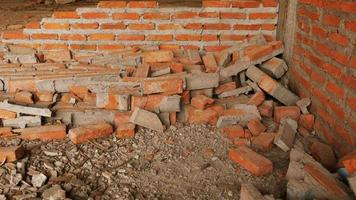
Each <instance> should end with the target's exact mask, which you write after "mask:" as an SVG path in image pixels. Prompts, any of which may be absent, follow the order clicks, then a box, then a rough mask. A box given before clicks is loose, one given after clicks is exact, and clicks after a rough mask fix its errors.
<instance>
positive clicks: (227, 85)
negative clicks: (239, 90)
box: [215, 82, 236, 94]
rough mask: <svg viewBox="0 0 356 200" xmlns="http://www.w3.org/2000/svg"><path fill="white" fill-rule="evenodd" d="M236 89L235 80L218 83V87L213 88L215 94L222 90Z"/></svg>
mask: <svg viewBox="0 0 356 200" xmlns="http://www.w3.org/2000/svg"><path fill="white" fill-rule="evenodd" d="M234 89H236V83H235V82H228V83H224V84H221V85H219V87H217V88H215V94H221V93H223V92H227V91H231V90H234Z"/></svg>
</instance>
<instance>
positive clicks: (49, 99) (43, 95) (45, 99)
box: [36, 91, 53, 102]
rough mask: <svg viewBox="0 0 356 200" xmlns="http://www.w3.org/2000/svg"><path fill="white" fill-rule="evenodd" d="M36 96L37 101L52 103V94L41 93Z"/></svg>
mask: <svg viewBox="0 0 356 200" xmlns="http://www.w3.org/2000/svg"><path fill="white" fill-rule="evenodd" d="M36 96H37V98H38V100H39V101H42V102H52V101H53V92H47V91H41V92H37V93H36Z"/></svg>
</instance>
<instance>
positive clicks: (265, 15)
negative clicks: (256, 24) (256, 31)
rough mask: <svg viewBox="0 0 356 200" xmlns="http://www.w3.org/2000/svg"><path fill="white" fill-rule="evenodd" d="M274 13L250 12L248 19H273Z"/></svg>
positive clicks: (275, 15)
mask: <svg viewBox="0 0 356 200" xmlns="http://www.w3.org/2000/svg"><path fill="white" fill-rule="evenodd" d="M277 16H278V15H277V14H276V13H250V15H249V19H250V20H251V19H275V18H276V17H277Z"/></svg>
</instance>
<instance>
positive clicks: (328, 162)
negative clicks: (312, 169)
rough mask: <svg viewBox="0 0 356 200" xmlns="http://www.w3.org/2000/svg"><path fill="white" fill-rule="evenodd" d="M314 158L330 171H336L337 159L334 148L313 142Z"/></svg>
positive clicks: (312, 151) (311, 148)
mask: <svg viewBox="0 0 356 200" xmlns="http://www.w3.org/2000/svg"><path fill="white" fill-rule="evenodd" d="M310 150H311V153H312V155H313V158H314V159H315V160H316V161H318V162H319V163H321V164H322V165H323V166H324V167H325V168H326V169H328V170H329V171H334V170H335V168H336V158H335V154H334V151H333V150H332V148H331V147H330V146H329V145H327V144H324V143H321V142H318V141H316V142H313V144H312V145H311V147H310Z"/></svg>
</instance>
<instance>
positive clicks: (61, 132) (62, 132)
mask: <svg viewBox="0 0 356 200" xmlns="http://www.w3.org/2000/svg"><path fill="white" fill-rule="evenodd" d="M65 137H66V125H64V124H61V125H47V126H40V127H30V128H25V129H22V131H21V135H20V138H21V139H23V140H41V141H48V140H62V139H65Z"/></svg>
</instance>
